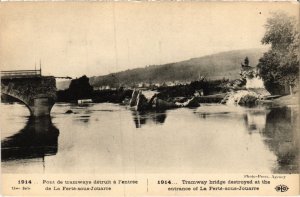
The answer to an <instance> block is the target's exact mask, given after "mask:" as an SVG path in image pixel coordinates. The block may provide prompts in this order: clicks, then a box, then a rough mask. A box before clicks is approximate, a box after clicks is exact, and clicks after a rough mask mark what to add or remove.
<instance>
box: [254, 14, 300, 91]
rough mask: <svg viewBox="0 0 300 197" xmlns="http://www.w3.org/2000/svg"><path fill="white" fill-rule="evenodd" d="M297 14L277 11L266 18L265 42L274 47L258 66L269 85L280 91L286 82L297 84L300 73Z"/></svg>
mask: <svg viewBox="0 0 300 197" xmlns="http://www.w3.org/2000/svg"><path fill="white" fill-rule="evenodd" d="M297 25H298V24H297V21H296V18H295V17H291V16H288V15H287V14H286V13H283V12H276V13H273V14H272V17H271V18H269V19H268V20H267V23H266V25H265V28H266V32H265V35H264V37H263V38H262V41H261V42H262V43H263V44H270V45H271V49H270V50H269V51H268V52H266V53H265V54H264V55H263V57H261V58H260V60H259V63H258V68H259V71H260V76H261V77H262V78H263V80H264V83H265V86H266V88H267V89H268V90H269V91H270V92H271V93H280V92H282V89H284V87H285V86H286V85H289V86H290V93H292V91H291V90H292V87H293V86H296V85H297V84H298V83H299V82H298V76H299V59H300V58H299V49H300V48H299V31H298V29H297V27H298V26H297Z"/></svg>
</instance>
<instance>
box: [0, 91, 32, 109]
mask: <svg viewBox="0 0 300 197" xmlns="http://www.w3.org/2000/svg"><path fill="white" fill-rule="evenodd" d="M1 94H4V95H7V96H10V97H12V98H14V99H16V100H17V101H19V102H20V103H22V104H23V105H25V106H26V108H27V109H28V110H29V112H30V115H32V111H31V109H30V107H29V105H28V104H27V103H26V102H25V101H23V100H22V98H19V97H18V96H16V95H11V94H9V93H7V92H2V91H1Z"/></svg>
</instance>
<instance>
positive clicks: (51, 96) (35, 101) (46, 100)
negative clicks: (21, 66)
mask: <svg viewBox="0 0 300 197" xmlns="http://www.w3.org/2000/svg"><path fill="white" fill-rule="evenodd" d="M1 93H2V94H5V95H8V96H11V97H14V98H16V99H18V100H19V101H21V102H22V103H24V104H25V105H26V106H27V108H28V109H29V111H30V115H31V116H34V117H40V116H49V115H50V111H51V109H52V107H53V105H54V103H55V100H56V83H55V77H53V76H40V77H34V78H2V79H1Z"/></svg>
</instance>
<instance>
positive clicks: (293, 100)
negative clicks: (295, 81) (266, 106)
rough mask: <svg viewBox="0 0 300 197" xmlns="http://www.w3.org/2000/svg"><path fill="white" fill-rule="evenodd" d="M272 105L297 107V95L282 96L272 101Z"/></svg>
mask: <svg viewBox="0 0 300 197" xmlns="http://www.w3.org/2000/svg"><path fill="white" fill-rule="evenodd" d="M273 104H274V105H280V106H286V105H299V93H297V94H293V95H287V96H282V97H280V98H276V99H274V100H273Z"/></svg>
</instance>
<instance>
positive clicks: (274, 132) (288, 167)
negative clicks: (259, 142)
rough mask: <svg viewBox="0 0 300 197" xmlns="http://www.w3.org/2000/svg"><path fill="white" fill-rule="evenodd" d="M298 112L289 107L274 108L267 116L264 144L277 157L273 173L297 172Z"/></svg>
mask: <svg viewBox="0 0 300 197" xmlns="http://www.w3.org/2000/svg"><path fill="white" fill-rule="evenodd" d="M297 124H298V111H297V110H296V109H293V108H289V107H281V108H274V109H272V110H271V111H270V113H268V114H267V118H266V126H265V131H264V132H263V133H262V135H263V136H264V138H265V140H264V141H265V143H266V144H267V145H268V147H269V148H270V150H271V151H273V152H274V154H275V155H276V157H277V165H276V166H274V169H273V170H274V173H290V172H297V171H298V170H299V166H298V162H299V158H298V155H299V149H298V147H299V144H298V143H299V136H298V133H297V131H298V130H297V128H298V125H297Z"/></svg>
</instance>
